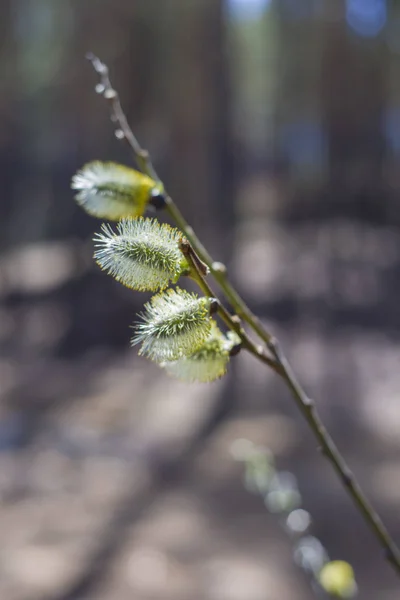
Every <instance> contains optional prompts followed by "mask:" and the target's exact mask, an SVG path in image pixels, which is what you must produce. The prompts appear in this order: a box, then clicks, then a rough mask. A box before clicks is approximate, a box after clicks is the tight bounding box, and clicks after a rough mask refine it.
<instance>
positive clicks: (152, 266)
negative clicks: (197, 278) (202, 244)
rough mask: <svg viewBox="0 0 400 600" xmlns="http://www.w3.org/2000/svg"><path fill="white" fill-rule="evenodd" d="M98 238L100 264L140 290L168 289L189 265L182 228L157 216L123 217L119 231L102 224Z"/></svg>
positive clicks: (96, 239) (97, 249)
mask: <svg viewBox="0 0 400 600" xmlns="http://www.w3.org/2000/svg"><path fill="white" fill-rule="evenodd" d="M101 229H102V233H98V234H97V235H96V236H95V238H94V242H95V246H96V251H95V253H94V258H95V260H96V262H97V264H98V265H99V266H100V267H101V268H102V269H104V270H105V271H107V273H108V274H109V275H111V276H112V277H114V278H115V279H116V280H117V281H119V282H120V283H123V284H124V285H126V286H127V287H129V288H131V289H134V290H139V291H157V290H164V289H165V288H166V287H168V285H169V283H170V282H172V283H176V282H177V280H178V279H179V277H180V275H182V274H184V273H187V272H188V270H189V266H188V264H187V261H186V259H185V257H184V256H183V254H182V252H181V250H180V248H179V244H180V242H181V240H182V234H181V233H180V231H179V230H178V229H175V228H173V227H170V226H169V225H167V224H166V223H164V224H160V223H159V222H158V221H157V220H156V219H147V218H143V217H139V218H137V219H123V220H122V221H121V222H120V223H118V224H117V233H115V232H114V231H113V229H112V228H111V227H110V226H109V225H104V224H103V225H102V228H101Z"/></svg>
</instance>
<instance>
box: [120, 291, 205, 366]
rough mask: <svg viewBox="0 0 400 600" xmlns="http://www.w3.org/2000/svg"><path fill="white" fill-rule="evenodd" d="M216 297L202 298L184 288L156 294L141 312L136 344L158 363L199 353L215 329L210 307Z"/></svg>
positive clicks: (135, 337)
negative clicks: (212, 325) (212, 326)
mask: <svg viewBox="0 0 400 600" xmlns="http://www.w3.org/2000/svg"><path fill="white" fill-rule="evenodd" d="M213 301H214V298H206V297H203V298H199V297H198V296H197V295H196V294H193V293H191V292H187V291H186V290H182V289H180V288H176V289H175V290H173V289H169V290H167V291H166V292H162V293H160V294H157V295H156V296H153V298H151V300H150V301H149V302H147V303H146V304H145V306H144V308H145V312H144V313H142V314H141V315H139V316H140V317H141V319H142V322H141V323H139V324H137V327H136V335H135V336H134V337H133V338H132V340H131V342H132V345H135V344H139V343H141V344H142V346H141V348H140V351H139V354H142V355H144V356H148V357H149V358H151V359H152V360H154V361H156V362H163V361H172V360H177V359H178V358H181V357H183V356H189V355H191V354H193V353H194V352H196V351H197V350H198V349H199V348H200V347H201V346H202V345H203V343H204V342H205V340H206V339H207V337H208V335H209V334H210V331H211V324H212V319H211V317H210V307H211V305H212V303H213Z"/></svg>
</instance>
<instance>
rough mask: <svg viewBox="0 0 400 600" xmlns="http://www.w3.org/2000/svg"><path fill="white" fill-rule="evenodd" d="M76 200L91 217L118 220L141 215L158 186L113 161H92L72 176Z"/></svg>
mask: <svg viewBox="0 0 400 600" xmlns="http://www.w3.org/2000/svg"><path fill="white" fill-rule="evenodd" d="M71 187H72V188H73V189H74V190H77V192H78V193H77V194H76V195H75V200H76V201H77V203H78V204H79V205H80V206H82V208H84V209H85V210H86V212H88V213H89V214H90V215H93V216H94V217H99V218H104V219H110V220H111V221H119V220H120V219H123V218H124V217H138V216H140V215H142V214H143V213H144V211H145V209H146V206H147V203H148V202H149V200H150V194H151V192H152V191H153V190H156V189H158V187H159V185H158V184H157V183H156V182H155V181H153V179H151V178H150V177H148V176H147V175H144V174H143V173H140V172H139V171H136V170H135V169H131V168H129V167H125V166H124V165H120V164H118V163H114V162H101V161H93V162H90V163H88V164H86V165H84V166H83V167H82V169H81V170H80V171H78V172H77V173H76V174H75V175H74V177H73V178H72V184H71Z"/></svg>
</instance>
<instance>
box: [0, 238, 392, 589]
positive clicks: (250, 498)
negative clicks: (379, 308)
mask: <svg viewBox="0 0 400 600" xmlns="http://www.w3.org/2000/svg"><path fill="white" fill-rule="evenodd" d="M305 237H307V236H306V235H305V233H304V232H303V234H302V236H300V238H299V240H298V244H299V246H301V244H302V243H303V242H302V239H304V238H305ZM246 239H247V240H249V239H251V240H252V244H253V245H254V244H255V245H257V243H258V242H257V236H256V235H246ZM260 239H265V236H264V233H263V234H262V236H260ZM268 239H269V240H271V239H273V235H269V236H268ZM279 239H280V240H281V239H282V238H281V237H279ZM269 244H271V242H269ZM310 246H311V247H312V246H313V243H312V242H311V241H310ZM290 247H291V246H290V245H289V243H288V244H286V245H285V244H278V243H277V244H276V246H275V250H274V251H275V254H274V256H275V258H276V259H277V254H279V252H280V251H281V249H282V248H283V249H284V251H285V252H286V253H287V251H288V250H287V249H288V248H290ZM245 250H246V251H247V252H248V256H249V257H250V256H252V252H253V251H254V248H253V249H252V247H251V245H250V243H248V245H247V246H246V249H245ZM270 250H271V248H270V247H268V248H265V260H264V262H263V263H262V264H263V265H264V267H265V269H267V263H266V260H267V258H268V257H269V258H270V256H271V253H270ZM292 250H293V255H292V256H287V257H286V259H285V260H284V261H283V262H284V263H285V264H290V265H291V267H290V268H291V269H292V270H293V273H297V275H298V276H299V273H300V275H301V274H303V275H302V276H304V273H309V272H311V275H310V277H311V279H313V277H314V275H315V273H317V271H318V269H317V271H315V268H317V267H318V265H317V267H316V266H315V261H316V260H322V259H323V258H322V254H321V253H317V259H316V257H315V255H314V256H313V257H310V258H309V260H308V262H307V260H306V258H305V257H304V255H301V254H299V253H298V255H297V257H296V259H295V258H294V256H295V254H296V247H295V245H293V242H292ZM297 250H298V248H297ZM262 252H263V250H262V248H261V247H260V245H258V246H257V251H256V252H253V253H254V256H255V257H258V258H260V257H261V258H262ZM240 254H241V255H243V253H240ZM260 260H261V259H260ZM296 261H297V262H296ZM310 261H311V263H310ZM312 261H314V263H312ZM277 262H281V261H278V260H277ZM274 264H275V263H274ZM301 269H303V271H301ZM310 270H311V271H310ZM265 273H266V275H265V278H266V279H265V281H263V282H262V285H263V286H264V289H265V288H268V285H269V282H272V280H274V281H275V280H276V274H274V273H272V272H271V271H268V270H266V271H265ZM268 273H269V274H270V275H268ZM271 273H272V274H271ZM251 274H252V271H251V270H247V272H246V269H244V268H243V265H241V264H240V262H238V275H239V278H240V279H241V280H242V285H243V287H244V289H246V290H247V292H248V294H249V296H250V299H252V301H254V302H255V303H257V302H258V301H259V302H261V299H262V296H261V292H258V288H257V285H258V283H259V279H257V280H256V283H255V287H254V286H253V287H252V282H251V276H252V275H251ZM313 274H314V275H313ZM281 275H282V274H280V277H281ZM246 277H247V280H246ZM268 277H270V279H269V280H268ZM285 277H286V278H287V281H290V280H291V279H290V273H288V272H286V275H285ZM316 279H317V278H316ZM339 279H340V280H341V278H339ZM317 283H318V282H317V281H316V282H315V285H316V286H317ZM271 285H272V284H271ZM318 285H319V286H320V285H321V281H319V284H318ZM282 286H283V284H282V281H280V284H279V289H281V290H282V289H283V287H282ZM350 288H351V286H350ZM308 289H310V288H309V287H308ZM270 291H271V290H270ZM271 293H272V291H271ZM315 293H321V289H320V287H319V288H318V289H316V292H315ZM257 294H258V296H257ZM317 316H318V315H316V314H315V312H314V310H310V311H309V312H308V313H307V312H306V313H305V315H304V318H303V319H302V320H297V322H296V324H295V325H294V324H291V325H287V324H285V325H284V324H282V323H281V324H276V323H269V325H271V328H272V329H273V331H274V332H275V333H276V334H277V336H278V337H279V338H280V339H281V341H282V343H283V346H284V347H285V349H286V350H287V352H288V355H289V358H290V360H291V361H292V362H293V365H294V367H295V369H296V371H297V373H298V375H299V378H300V379H301V381H302V382H303V383H304V385H305V387H306V389H307V391H308V392H309V394H310V395H311V396H312V397H315V399H316V403H317V407H318V410H319V411H320V413H321V415H322V417H323V419H324V420H325V421H326V423H327V425H328V427H329V429H330V430H331V432H332V434H333V436H334V438H335V439H336V440H337V442H338V445H339V447H340V449H341V451H342V452H343V454H344V455H345V456H346V458H347V459H348V461H349V464H350V466H351V468H352V469H353V470H354V472H355V474H356V476H357V478H358V479H359V480H360V482H361V484H362V486H363V487H364V488H365V490H366V492H367V493H368V494H369V495H370V497H371V499H372V500H373V501H374V502H375V503H376V506H377V508H378V509H379V510H380V511H381V513H382V515H383V518H384V521H385V522H386V524H387V525H388V527H389V529H390V530H391V531H392V533H393V535H394V536H395V537H397V539H399V538H400V521H399V518H398V506H399V502H400V486H399V483H398V482H399V481H400V462H399V457H400V441H399V440H400V436H399V434H398V432H399V431H400V404H399V402H398V396H399V390H400V371H399V369H398V364H399V341H398V340H396V339H393V338H392V337H391V336H390V335H388V334H387V332H386V333H377V332H376V331H373V330H369V329H367V328H363V327H361V326H358V327H353V328H349V327H347V328H346V327H344V328H337V330H334V331H330V332H329V335H327V333H326V331H325V332H323V331H322V330H321V327H320V322H319V320H318V319H317ZM333 329H335V328H333ZM1 375H2V377H1V381H2V395H3V398H4V403H3V408H2V409H1V410H2V412H1V421H0V450H1V452H0V497H1V505H0V528H1V531H2V536H3V544H2V546H1V549H0V598H4V599H5V600H44V599H46V600H47V599H48V600H50V599H51V600H68V599H69V600H72V599H73V598H90V599H96V600H110V599H111V598H112V599H113V600H128V598H129V599H131V598H135V600H158V599H159V600H168V599H171V600H172V599H174V600H189V599H190V600H200V599H207V600H275V599H276V598H283V599H286V598H287V599H289V598H290V599H296V600H306V599H308V598H310V597H312V594H311V591H310V589H309V585H308V582H307V580H306V578H305V576H304V574H302V572H301V571H300V570H299V569H298V568H297V567H296V565H295V564H294V563H293V560H292V549H293V548H292V544H291V541H290V540H289V538H288V537H287V536H286V534H285V532H284V530H283V528H282V527H281V523H280V520H279V518H278V517H277V516H273V515H270V514H269V513H268V512H267V511H266V509H265V507H264V505H263V502H262V500H261V499H260V498H259V497H258V496H254V495H251V494H250V493H249V492H248V491H246V490H245V488H244V486H243V481H242V476H243V467H242V465H240V464H238V463H237V462H235V461H234V460H233V458H232V455H231V452H230V448H231V444H232V443H233V442H234V441H235V440H236V439H238V438H248V439H250V440H252V441H253V442H255V443H258V444H262V445H264V446H266V447H268V448H270V450H271V451H272V452H273V454H274V455H275V458H276V463H277V467H278V469H283V470H290V471H292V472H293V473H295V475H296V476H297V478H298V484H299V488H300V491H301V494H302V498H303V507H304V508H305V509H306V510H309V511H310V512H311V515H312V517H313V523H314V524H313V528H312V533H313V534H315V535H317V537H318V538H319V539H321V541H322V542H323V544H324V545H325V547H326V548H327V550H328V552H329V554H330V557H331V558H332V559H343V560H348V561H350V562H351V563H352V565H353V567H354V569H355V572H356V576H357V581H358V584H359V587H360V590H361V597H362V598H363V600H375V598H377V597H379V600H395V598H397V597H398V593H396V588H397V587H398V586H397V581H396V578H395V576H394V574H392V572H391V569H390V567H389V566H388V565H387V564H386V563H385V562H384V560H383V558H382V553H381V552H380V550H379V548H378V547H377V545H376V542H375V540H374V539H373V538H372V536H371V535H370V533H369V531H368V530H367V529H366V527H365V525H364V523H363V522H362V520H361V517H360V516H359V515H358V513H357V512H356V510H355V509H354V507H353V506H352V504H351V501H350V500H349V499H348V497H347V496H346V493H345V491H344V490H343V489H342V487H341V485H340V483H339V482H338V481H337V480H336V478H335V476H334V474H333V472H332V469H331V468H330V466H329V465H328V464H327V463H326V461H325V459H324V458H323V457H322V456H321V455H320V454H319V453H318V451H317V450H316V447H315V446H316V445H315V443H314V440H313V439H312V437H311V433H310V432H309V431H308V429H307V427H306V425H305V424H304V422H303V421H302V419H301V418H300V417H299V415H298V414H297V411H296V408H295V407H294V406H293V403H292V401H291V399H290V397H289V395H288V393H287V392H286V390H285V389H284V387H283V385H282V384H281V383H280V382H279V381H278V380H277V378H276V376H274V374H273V373H270V372H269V371H268V370H266V369H265V368H264V367H263V366H262V365H259V364H258V363H256V362H255V361H254V359H253V358H252V357H250V356H247V355H245V353H242V354H241V355H239V356H238V358H236V359H235V361H234V363H233V368H232V370H231V373H230V375H229V377H227V378H225V379H223V380H221V381H220V382H217V383H214V384H210V385H190V386H189V385H185V384H182V383H179V382H176V381H174V380H172V379H170V378H169V377H167V376H166V375H165V374H164V373H163V372H161V371H159V370H158V369H157V367H156V366H155V365H153V364H152V363H150V362H146V361H145V360H143V359H140V358H137V357H136V353H135V351H134V350H127V351H126V352H125V353H122V354H119V353H115V352H111V351H110V352H102V353H96V352H93V353H88V354H87V356H85V357H83V358H80V359H79V360H73V359H71V360H67V359H65V358H56V357H51V358H50V357H46V358H45V359H43V357H41V356H40V355H38V356H37V357H36V359H34V360H32V356H31V355H29V360H28V358H26V357H25V358H24V356H21V357H20V358H19V360H18V361H16V360H14V361H10V360H7V359H4V360H2V363H1ZM21 398H24V399H25V402H24V403H23V404H24V405H25V406H26V400H29V399H31V401H32V406H31V409H30V410H28V411H26V412H23V413H21V414H20V413H19V412H13V411H12V410H10V406H12V401H13V399H14V400H16V401H18V402H20V401H21ZM218 407H219V408H221V409H223V407H225V408H226V409H227V417H226V418H224V419H221V423H220V424H219V425H218V426H216V427H215V428H213V430H212V432H211V435H209V433H208V432H203V436H202V439H201V442H200V443H199V444H198V445H197V446H196V447H195V448H194V449H193V448H192V449H191V451H190V452H188V453H186V448H187V444H188V442H189V440H190V439H192V438H193V437H194V436H195V435H196V432H197V431H198V430H199V429H201V427H202V424H204V423H206V422H207V419H208V418H209V417H210V415H212V414H213V411H215V410H216V409H218Z"/></svg>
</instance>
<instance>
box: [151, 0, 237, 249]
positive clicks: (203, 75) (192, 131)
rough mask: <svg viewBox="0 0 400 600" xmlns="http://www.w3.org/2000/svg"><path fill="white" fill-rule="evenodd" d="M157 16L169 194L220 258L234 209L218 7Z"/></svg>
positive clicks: (172, 7) (171, 8)
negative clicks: (161, 23)
mask: <svg viewBox="0 0 400 600" xmlns="http://www.w3.org/2000/svg"><path fill="white" fill-rule="evenodd" d="M160 8H161V7H160ZM163 10H164V11H165V13H164V14H165V19H166V20H167V21H168V20H169V27H167V40H166V47H165V69H166V71H165V73H166V74H167V76H166V77H165V78H164V92H165V96H166V102H167V103H168V113H169V114H168V120H169V122H170V123H171V125H170V127H171V129H170V138H169V144H168V147H169V152H170V156H169V167H170V175H169V180H170V181H169V183H170V190H171V193H172V194H173V195H174V197H175V199H176V201H177V202H178V203H179V205H180V207H181V208H182V210H183V211H184V213H185V214H186V215H188V217H190V220H191V222H192V224H193V226H194V227H195V228H196V230H199V233H200V234H201V235H202V236H204V237H205V238H206V241H207V240H210V246H211V247H213V249H214V250H216V251H217V253H218V256H219V257H221V252H222V251H223V252H224V254H225V255H226V256H229V254H230V252H229V243H228V244H227V240H226V235H227V232H231V230H232V227H231V225H232V222H233V218H234V207H233V200H232V198H233V196H232V176H233V169H232V162H231V141H230V131H229V128H230V123H229V115H230V109H229V106H228V94H227V77H228V73H227V64H226V61H225V53H224V49H225V43H226V40H225V34H226V30H225V23H224V17H223V2H222V0H190V1H186V2H182V1H181V0H170V2H168V3H167V6H165V7H164V9H163ZM220 234H222V236H223V239H220V237H219V236H220Z"/></svg>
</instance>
